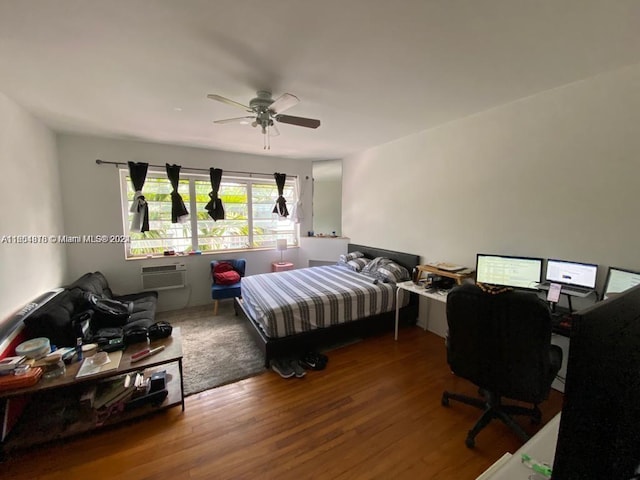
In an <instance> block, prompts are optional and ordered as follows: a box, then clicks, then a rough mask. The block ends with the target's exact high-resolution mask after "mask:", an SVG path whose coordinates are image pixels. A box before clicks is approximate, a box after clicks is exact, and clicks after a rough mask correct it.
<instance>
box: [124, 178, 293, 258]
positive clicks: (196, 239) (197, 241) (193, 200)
mask: <svg viewBox="0 0 640 480" xmlns="http://www.w3.org/2000/svg"><path fill="white" fill-rule="evenodd" d="M118 174H119V181H120V200H121V218H122V222H123V232H124V235H125V237H127V238H129V239H130V238H131V231H130V212H129V209H130V208H131V200H130V199H129V198H128V195H129V194H130V192H129V190H130V189H131V190H132V189H133V186H132V185H131V180H130V179H128V177H129V170H128V169H127V168H119V169H118ZM151 178H156V179H160V180H163V181H166V182H167V183H168V184H169V187H170V189H171V190H172V189H173V187H171V183H170V181H169V179H168V177H167V174H166V171H164V170H161V169H158V168H154V167H149V170H148V171H147V177H146V180H145V185H147V181H148V180H149V179H151ZM297 178H298V177H297V176H290V177H289V176H288V177H287V179H286V182H285V193H284V196H285V199H286V200H287V203H288V205H289V207H288V208H289V213H290V214H291V213H292V212H291V210H292V207H293V206H294V205H295V204H296V203H297V201H298V198H299V195H300V193H299V191H298V182H297ZM184 181H188V198H187V199H185V193H186V192H183V191H180V193H181V194H182V197H183V199H185V205H186V207H187V210H188V211H189V218H188V220H187V221H186V222H185V224H188V225H189V226H190V229H191V232H190V237H187V238H189V239H190V246H189V247H186V248H185V249H184V251H185V253H186V251H187V250H190V251H196V250H199V247H200V245H201V241H202V239H204V238H210V237H207V236H202V235H199V230H198V224H199V222H198V215H197V212H198V211H199V210H197V207H196V205H197V195H196V182H198V181H199V182H203V181H204V182H206V183H207V184H208V185H209V191H210V190H211V189H210V178H209V175H208V174H207V173H195V172H192V171H187V172H181V173H180V183H182V182H184ZM229 184H243V185H244V187H245V189H246V199H247V203H246V205H247V218H246V219H245V223H246V228H247V243H246V245H245V246H243V247H239V248H238V247H233V248H216V249H211V250H208V249H204V250H201V253H202V254H216V253H223V252H237V251H250V250H271V249H275V245H276V239H277V238H286V239H287V241H288V242H289V244H290V246H298V245H299V242H300V232H299V226H298V225H297V224H296V223H295V222H294V221H293V220H292V218H291V215H289V217H287V218H286V219H285V220H279V219H278V218H277V216H276V214H273V221H274V222H288V224H289V225H285V228H283V230H282V233H279V232H275V233H273V232H271V233H268V234H266V236H267V237H269V236H273V241H272V242H267V243H266V244H262V245H256V244H255V243H256V242H255V237H256V236H257V234H256V232H255V228H254V224H255V220H256V219H255V213H256V212H255V210H254V207H255V205H257V204H256V203H255V202H254V198H253V189H254V186H255V185H273V188H274V189H275V191H276V195H275V196H274V197H273V203H272V204H273V206H275V203H276V199H277V188H276V183H275V179H274V178H273V177H270V176H268V175H264V174H247V175H241V174H232V175H226V174H225V175H224V176H223V178H222V181H221V185H220V189H221V190H222V189H223V188H224V186H225V185H227V186H228V185H229ZM287 190H289V191H290V192H291V195H288V193H287ZM142 193H143V195H144V193H145V188H144V187H143V189H142ZM221 196H222V195H221ZM225 213H226V212H225ZM209 220H210V221H213V219H211V218H210V217H209ZM221 222H222V221H221ZM258 222H259V220H258ZM169 224H170V225H177V224H174V223H171V222H170V221H169ZM287 227H289V228H287ZM171 238H172V237H166V236H165V237H159V240H165V241H166V240H167V239H169V240H171ZM133 242H135V240H134V241H133ZM156 248H162V247H156ZM124 249H125V259H127V260H135V259H144V258H154V257H161V256H164V254H163V253H159V252H154V253H140V254H132V253H131V250H132V241H131V239H130V240H129V241H128V242H127V243H125V245H124Z"/></svg>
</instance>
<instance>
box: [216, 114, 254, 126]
mask: <svg viewBox="0 0 640 480" xmlns="http://www.w3.org/2000/svg"><path fill="white" fill-rule="evenodd" d="M252 120H253V117H250V116H249V117H236V118H225V119H224V120H214V121H213V123H217V124H225V123H246V124H247V125H249V124H250V123H251V121H252Z"/></svg>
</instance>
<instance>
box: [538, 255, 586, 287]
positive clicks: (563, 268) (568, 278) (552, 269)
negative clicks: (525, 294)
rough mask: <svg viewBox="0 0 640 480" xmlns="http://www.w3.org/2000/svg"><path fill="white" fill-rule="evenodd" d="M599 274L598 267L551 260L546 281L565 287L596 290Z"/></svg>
mask: <svg viewBox="0 0 640 480" xmlns="http://www.w3.org/2000/svg"><path fill="white" fill-rule="evenodd" d="M597 274H598V265H594V264H591V263H578V262H569V261H566V260H553V259H549V260H547V275H546V277H545V280H546V281H548V282H552V283H562V284H564V285H575V286H577V287H584V288H595V287H596V276H597Z"/></svg>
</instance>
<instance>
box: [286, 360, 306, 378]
mask: <svg viewBox="0 0 640 480" xmlns="http://www.w3.org/2000/svg"><path fill="white" fill-rule="evenodd" d="M289 366H290V367H291V369H292V370H293V371H294V372H295V375H296V377H297V378H302V377H304V376H305V375H306V374H307V372H305V371H304V368H303V367H302V365H300V362H299V361H298V360H291V362H290V363H289Z"/></svg>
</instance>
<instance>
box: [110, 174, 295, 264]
mask: <svg viewBox="0 0 640 480" xmlns="http://www.w3.org/2000/svg"><path fill="white" fill-rule="evenodd" d="M180 177H181V178H180V183H179V185H178V192H179V193H180V195H181V196H182V199H183V200H184V204H185V205H186V207H187V210H189V218H188V220H187V221H186V222H185V223H171V191H172V190H173V188H172V186H171V182H169V179H168V178H167V176H166V173H165V172H161V171H153V170H151V169H150V170H149V171H148V173H147V179H146V181H145V183H144V188H143V189H142V193H143V194H144V197H145V199H146V201H147V204H148V206H149V231H148V232H142V233H140V232H130V231H129V226H130V225H131V218H132V216H133V214H132V213H131V212H129V209H130V208H131V202H132V200H133V196H134V193H135V192H134V191H133V187H132V185H131V179H130V178H129V172H128V171H127V170H126V169H121V170H120V191H121V197H122V214H123V215H122V218H123V222H124V231H125V234H126V235H128V236H129V237H130V238H131V243H129V244H126V246H125V248H126V254H125V255H126V257H127V258H134V257H142V256H146V255H162V254H163V253H164V252H165V251H167V250H174V251H176V252H185V253H188V252H191V251H196V250H200V251H202V252H207V251H222V250H239V249H251V248H273V247H275V245H276V239H278V238H286V239H287V242H288V243H289V244H290V245H297V244H298V236H297V230H296V228H295V224H294V223H293V221H292V220H290V218H286V219H282V218H278V216H277V215H276V214H274V213H272V210H273V207H274V205H275V202H276V199H277V198H278V188H277V187H276V183H275V180H270V179H266V178H260V179H256V178H242V177H229V176H226V175H224V176H223V177H222V183H221V185H220V190H219V192H218V195H219V197H220V198H221V199H222V203H223V205H224V210H225V219H224V220H218V221H215V220H213V219H212V218H211V217H210V216H209V213H208V212H207V211H206V210H205V206H206V205H207V203H209V192H210V191H211V182H210V180H209V176H208V175H198V174H185V173H182V174H181V175H180ZM294 179H295V177H293V178H290V179H289V178H287V181H286V184H285V187H284V193H283V194H284V197H285V199H286V200H287V205H288V207H289V210H291V208H292V207H293V205H295V203H296V201H297V192H296V189H295V181H294Z"/></svg>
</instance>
